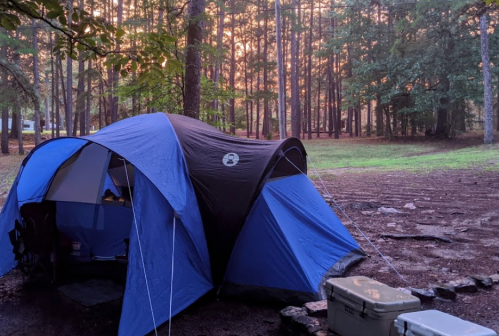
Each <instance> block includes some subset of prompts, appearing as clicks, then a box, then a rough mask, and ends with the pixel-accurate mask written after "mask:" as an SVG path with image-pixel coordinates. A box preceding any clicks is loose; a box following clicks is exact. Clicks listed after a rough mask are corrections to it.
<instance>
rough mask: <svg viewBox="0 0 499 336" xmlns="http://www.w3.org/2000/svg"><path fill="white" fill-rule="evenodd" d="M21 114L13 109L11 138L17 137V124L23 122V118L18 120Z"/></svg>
mask: <svg viewBox="0 0 499 336" xmlns="http://www.w3.org/2000/svg"><path fill="white" fill-rule="evenodd" d="M18 119H20V118H19V116H18V115H17V114H15V113H14V111H12V124H11V126H10V134H9V138H10V139H17V136H18V133H17V124H18V123H20V122H21V120H19V121H18Z"/></svg>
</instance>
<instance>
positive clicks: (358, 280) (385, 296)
mask: <svg viewBox="0 0 499 336" xmlns="http://www.w3.org/2000/svg"><path fill="white" fill-rule="evenodd" d="M326 287H327V288H328V289H329V290H330V291H331V293H332V294H331V295H334V296H335V297H336V298H338V296H343V297H345V298H346V299H348V300H350V301H353V302H355V303H356V304H359V305H360V306H364V305H365V307H366V308H367V309H370V310H373V311H375V312H378V313H385V312H393V311H401V310H407V309H419V308H420V306H421V303H420V301H419V299H418V298H417V297H415V296H413V295H410V294H406V293H404V292H401V291H399V290H397V289H395V288H392V287H389V286H387V285H385V284H382V283H381V282H378V281H376V280H373V279H369V278H367V277H365V276H354V277H349V278H333V279H329V280H327V282H326Z"/></svg>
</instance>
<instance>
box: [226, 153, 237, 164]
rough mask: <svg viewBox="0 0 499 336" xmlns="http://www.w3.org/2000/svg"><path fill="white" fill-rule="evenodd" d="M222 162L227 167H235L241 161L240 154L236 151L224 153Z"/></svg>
mask: <svg viewBox="0 0 499 336" xmlns="http://www.w3.org/2000/svg"><path fill="white" fill-rule="evenodd" d="M222 162H223V163H224V165H226V166H227V167H233V166H235V165H237V163H238V162H239V155H237V154H236V153H227V154H225V155H224V158H223V160H222Z"/></svg>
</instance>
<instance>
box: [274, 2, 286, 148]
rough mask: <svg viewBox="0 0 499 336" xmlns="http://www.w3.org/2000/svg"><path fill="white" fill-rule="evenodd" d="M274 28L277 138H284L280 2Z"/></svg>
mask: <svg viewBox="0 0 499 336" xmlns="http://www.w3.org/2000/svg"><path fill="white" fill-rule="evenodd" d="M275 13H276V17H275V21H276V24H275V27H276V44H277V83H278V87H279V93H278V104H277V106H278V111H279V112H278V114H279V118H278V120H279V137H280V138H281V139H285V138H286V136H287V135H286V110H285V105H286V89H285V87H284V66H283V62H284V60H283V57H282V33H281V1H280V0H275Z"/></svg>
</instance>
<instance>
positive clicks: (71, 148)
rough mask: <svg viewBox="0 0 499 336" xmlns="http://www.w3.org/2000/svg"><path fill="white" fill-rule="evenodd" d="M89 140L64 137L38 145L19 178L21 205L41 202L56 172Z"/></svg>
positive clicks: (18, 194)
mask: <svg viewBox="0 0 499 336" xmlns="http://www.w3.org/2000/svg"><path fill="white" fill-rule="evenodd" d="M87 142H88V141H86V140H82V139H73V138H62V139H57V140H52V141H48V142H46V143H43V144H42V146H41V147H38V148H37V149H36V150H35V151H34V152H33V153H32V154H31V156H29V158H28V162H29V164H26V167H25V168H24V170H23V172H22V175H21V178H20V179H19V185H18V186H17V198H18V201H19V206H21V205H22V204H24V203H29V202H41V201H42V200H43V198H44V197H45V194H46V193H47V189H48V187H49V185H50V182H51V181H52V177H53V176H54V174H55V172H56V171H57V170H58V169H59V167H60V166H61V165H62V164H63V163H64V162H65V161H66V160H67V159H69V158H70V157H71V156H72V155H73V154H74V153H76V152H77V151H78V150H79V149H80V148H81V147H83V146H84V145H85V144H86V143H87Z"/></svg>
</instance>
